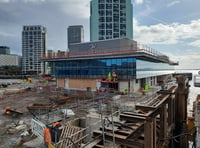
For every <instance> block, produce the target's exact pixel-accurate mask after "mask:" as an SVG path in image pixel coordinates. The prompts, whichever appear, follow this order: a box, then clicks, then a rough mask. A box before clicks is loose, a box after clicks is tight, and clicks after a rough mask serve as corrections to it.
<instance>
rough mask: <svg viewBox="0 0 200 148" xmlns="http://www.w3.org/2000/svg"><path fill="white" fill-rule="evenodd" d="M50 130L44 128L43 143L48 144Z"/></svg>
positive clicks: (49, 141)
mask: <svg viewBox="0 0 200 148" xmlns="http://www.w3.org/2000/svg"><path fill="white" fill-rule="evenodd" d="M51 142H52V141H51V132H50V129H49V128H45V129H44V143H45V144H46V145H47V146H48V144H49V143H51Z"/></svg>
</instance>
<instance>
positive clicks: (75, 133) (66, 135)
mask: <svg viewBox="0 0 200 148" xmlns="http://www.w3.org/2000/svg"><path fill="white" fill-rule="evenodd" d="M82 137H83V130H82V129H81V128H79V127H75V126H65V127H64V128H63V130H62V133H61V136H60V140H59V145H58V148H73V147H79V145H80V144H81V142H82Z"/></svg>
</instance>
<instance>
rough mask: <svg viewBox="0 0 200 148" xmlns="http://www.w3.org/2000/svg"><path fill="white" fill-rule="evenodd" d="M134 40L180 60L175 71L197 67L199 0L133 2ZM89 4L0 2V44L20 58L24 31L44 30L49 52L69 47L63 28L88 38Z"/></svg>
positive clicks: (74, 0) (81, 0)
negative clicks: (34, 27)
mask: <svg viewBox="0 0 200 148" xmlns="http://www.w3.org/2000/svg"><path fill="white" fill-rule="evenodd" d="M132 4H133V37H134V38H133V39H134V40H136V41H138V42H140V43H141V44H146V45H147V46H149V47H151V48H153V49H155V50H157V51H160V52H161V53H164V54H166V55H167V56H169V57H170V59H171V60H173V61H179V66H176V68H177V69H200V62H199V61H200V50H199V48H200V11H199V6H200V0H132ZM89 17H90V0H0V46H9V47H10V50H11V53H12V54H18V55H21V54H22V47H21V46H22V35H21V34H22V27H23V26H24V25H42V26H45V27H46V28H47V48H48V49H52V50H55V51H56V50H66V49H67V27H68V26H69V25H83V26H84V41H85V42H88V41H89V40H90V33H89V30H90V29H89V24H90V22H89Z"/></svg>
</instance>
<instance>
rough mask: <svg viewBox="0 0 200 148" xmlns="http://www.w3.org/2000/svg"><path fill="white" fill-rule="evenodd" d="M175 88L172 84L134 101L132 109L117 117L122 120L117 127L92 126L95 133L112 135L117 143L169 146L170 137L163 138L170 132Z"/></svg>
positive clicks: (136, 147) (139, 147)
mask: <svg viewBox="0 0 200 148" xmlns="http://www.w3.org/2000/svg"><path fill="white" fill-rule="evenodd" d="M176 90H177V87H176V86H173V87H171V88H170V89H169V90H168V91H167V92H165V93H161V94H158V95H157V96H156V97H155V98H153V99H151V100H149V101H145V103H144V104H142V105H136V110H135V111H134V112H123V113H121V114H120V121H123V122H121V123H118V126H117V127H116V124H114V125H113V126H114V129H112V128H107V127H104V130H102V128H100V129H99V130H95V131H94V132H93V134H94V137H97V136H100V135H103V134H104V136H105V139H106V140H110V141H112V140H113V137H114V139H115V142H116V144H120V145H121V147H133V148H159V147H162V148H163V147H171V145H172V144H171V141H170V140H165V139H166V138H168V137H170V136H173V135H171V134H172V133H173V130H174V127H175V126H174V124H175V113H174V112H175V92H176ZM119 125H120V126H119ZM113 130H114V132H113ZM103 131H104V132H103ZM113 133H114V134H113ZM94 148H95V146H94Z"/></svg>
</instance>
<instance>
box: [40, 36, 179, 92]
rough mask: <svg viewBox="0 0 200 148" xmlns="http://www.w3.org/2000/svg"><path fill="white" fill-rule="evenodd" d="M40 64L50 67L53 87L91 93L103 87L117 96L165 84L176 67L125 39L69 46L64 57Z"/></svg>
mask: <svg viewBox="0 0 200 148" xmlns="http://www.w3.org/2000/svg"><path fill="white" fill-rule="evenodd" d="M41 60H42V61H43V62H48V63H49V64H50V67H51V74H52V75H54V76H55V77H56V81H57V87H60V88H65V89H73V90H87V89H88V88H90V89H91V90H92V91H94V90H97V89H100V88H102V87H105V88H110V89H115V90H117V91H120V92H122V91H123V90H124V88H127V89H128V91H129V92H137V91H138V90H140V89H141V88H144V86H145V85H146V84H147V85H148V86H150V87H151V86H155V85H158V84H160V83H165V82H166V81H167V80H168V79H170V77H171V75H172V73H174V65H176V64H177V63H175V62H173V61H171V60H170V59H169V57H168V56H166V55H164V54H162V53H160V52H158V51H155V50H154V49H151V48H149V47H146V46H144V45H141V44H139V43H137V42H136V41H134V40H131V39H128V38H121V39H111V40H103V41H94V42H85V43H78V44H72V45H71V46H70V49H69V53H68V54H67V55H62V56H50V57H48V56H45V57H42V58H41Z"/></svg>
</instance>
